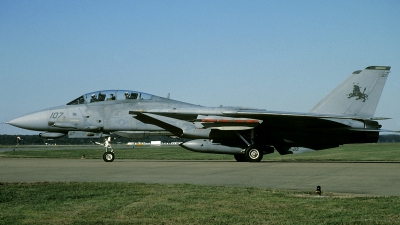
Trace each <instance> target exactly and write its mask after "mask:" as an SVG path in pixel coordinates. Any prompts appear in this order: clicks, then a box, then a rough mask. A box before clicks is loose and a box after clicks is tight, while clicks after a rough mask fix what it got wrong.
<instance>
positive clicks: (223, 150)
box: [180, 139, 246, 154]
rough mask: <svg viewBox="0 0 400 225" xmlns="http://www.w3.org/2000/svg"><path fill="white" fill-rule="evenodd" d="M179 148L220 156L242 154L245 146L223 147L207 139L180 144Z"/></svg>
mask: <svg viewBox="0 0 400 225" xmlns="http://www.w3.org/2000/svg"><path fill="white" fill-rule="evenodd" d="M180 146H181V147H183V148H186V149H187V150H190V151H194V152H204V153H220V154H243V151H244V149H245V148H246V146H235V145H231V146H230V145H225V144H222V143H218V142H212V141H210V140H208V139H196V140H191V141H188V142H185V143H182V144H180Z"/></svg>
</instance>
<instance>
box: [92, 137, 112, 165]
mask: <svg viewBox="0 0 400 225" xmlns="http://www.w3.org/2000/svg"><path fill="white" fill-rule="evenodd" d="M112 140H113V138H112V137H105V138H104V143H99V142H95V141H92V143H93V144H97V145H102V146H103V147H105V148H106V152H104V154H103V160H104V162H112V161H114V159H115V155H114V149H113V148H112V146H111V144H110V142H111V141H112ZM108 148H111V151H108Z"/></svg>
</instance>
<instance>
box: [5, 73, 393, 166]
mask: <svg viewBox="0 0 400 225" xmlns="http://www.w3.org/2000/svg"><path fill="white" fill-rule="evenodd" d="M389 72H390V67H389V66H369V67H367V68H365V69H364V70H357V71H354V72H353V73H352V74H351V75H350V76H349V77H348V78H347V79H346V80H345V81H343V82H342V83H341V84H340V85H339V86H338V87H337V88H335V89H334V90H333V91H332V92H330V93H329V94H328V95H327V96H326V97H325V98H323V99H322V100H321V101H320V102H319V103H318V104H317V105H316V106H315V107H313V108H312V109H311V110H310V111H309V112H308V113H295V112H278V111H267V110H260V109H252V108H242V107H204V106H199V105H194V104H189V103H184V102H180V101H176V100H172V99H169V98H163V97H159V96H155V95H151V94H146V93H143V92H137V91H127V90H107V91H96V92H92V93H88V94H84V95H82V96H80V97H78V98H76V99H75V100H73V101H71V102H69V103H67V104H66V105H63V106H58V107H54V108H50V109H45V110H43V111H40V112H35V113H32V114H28V115H25V116H22V117H19V118H16V119H14V120H11V121H9V122H7V123H8V124H10V125H13V126H16V127H20V128H24V129H29V130H35V131H42V132H43V133H40V136H41V137H43V138H59V137H62V136H64V135H68V136H69V137H70V138H94V137H97V138H100V137H103V138H105V141H104V146H105V147H106V152H105V153H104V155H103V159H104V161H106V162H111V161H113V160H114V158H115V156H114V150H113V149H112V148H109V147H111V146H110V143H109V142H110V141H111V136H112V135H119V136H123V137H128V138H135V137H136V138H137V137H145V136H148V135H153V134H155V135H171V136H178V137H183V138H187V139H191V140H190V141H188V142H185V143H182V144H181V146H182V147H183V148H185V149H188V150H192V151H196V152H204V153H219V154H231V155H233V156H234V158H235V159H236V160H237V161H239V162H243V161H247V162H259V161H261V160H262V158H263V156H264V155H265V154H270V153H273V152H274V151H275V150H276V151H278V152H279V153H280V154H282V155H284V154H293V153H302V152H307V151H314V150H322V149H327V148H333V147H337V146H339V145H343V144H350V143H373V142H377V141H378V137H379V132H381V131H383V130H381V125H380V124H379V123H378V122H377V120H379V119H386V118H378V117H374V113H375V110H376V107H377V105H378V101H379V98H380V96H381V93H382V90H383V87H384V85H385V82H386V79H387V77H388V74H389Z"/></svg>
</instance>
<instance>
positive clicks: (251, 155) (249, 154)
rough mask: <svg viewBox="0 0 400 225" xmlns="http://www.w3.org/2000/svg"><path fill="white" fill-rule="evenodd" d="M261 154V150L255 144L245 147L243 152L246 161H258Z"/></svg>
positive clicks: (260, 158)
mask: <svg viewBox="0 0 400 225" xmlns="http://www.w3.org/2000/svg"><path fill="white" fill-rule="evenodd" d="M263 156H264V155H263V151H262V150H261V149H260V148H258V147H257V146H250V147H248V148H246V151H245V153H244V157H245V159H246V161H247V162H260V161H261V160H262V158H263Z"/></svg>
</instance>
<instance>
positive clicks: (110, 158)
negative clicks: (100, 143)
mask: <svg viewBox="0 0 400 225" xmlns="http://www.w3.org/2000/svg"><path fill="white" fill-rule="evenodd" d="M114 159H115V155H114V152H104V154H103V160H104V162H112V161H114Z"/></svg>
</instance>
